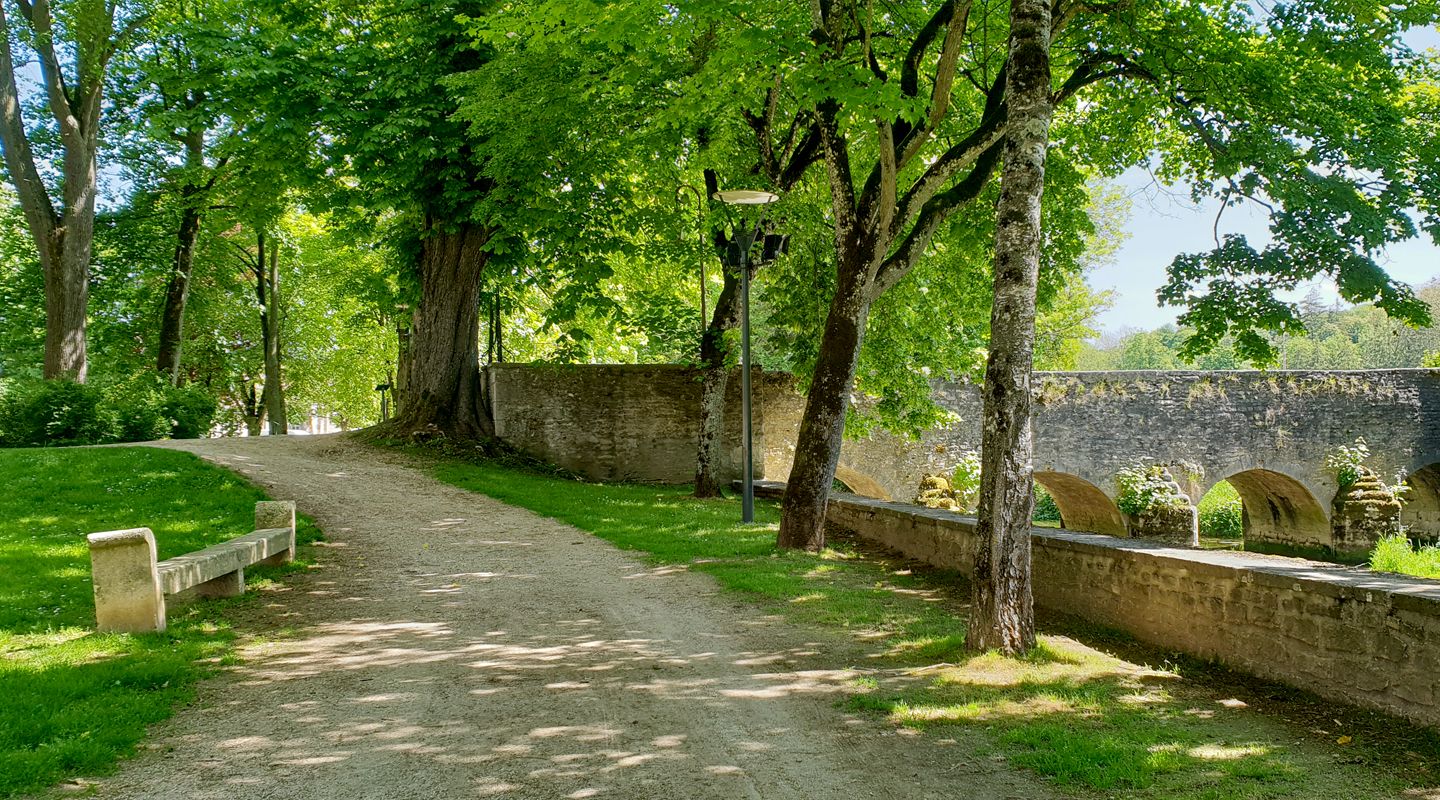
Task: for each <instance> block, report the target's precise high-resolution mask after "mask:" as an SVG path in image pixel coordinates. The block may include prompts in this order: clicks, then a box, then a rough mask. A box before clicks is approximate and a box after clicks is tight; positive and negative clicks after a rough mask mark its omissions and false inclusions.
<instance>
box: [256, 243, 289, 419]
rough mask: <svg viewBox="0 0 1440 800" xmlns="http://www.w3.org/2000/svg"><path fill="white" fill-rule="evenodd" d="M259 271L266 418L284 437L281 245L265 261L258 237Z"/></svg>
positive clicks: (272, 249) (271, 245) (263, 245)
mask: <svg viewBox="0 0 1440 800" xmlns="http://www.w3.org/2000/svg"><path fill="white" fill-rule="evenodd" d="M257 238H258V242H259V252H258V254H257V258H258V262H257V265H258V267H259V269H258V270H257V275H256V277H257V278H258V279H259V280H258V282H257V283H256V287H257V289H256V291H257V293H258V294H259V300H260V334H261V340H262V344H263V345H264V350H265V414H266V416H268V417H269V418H270V434H271V435H272V436H285V435H287V434H288V433H289V431H290V425H289V420H288V419H287V418H286V415H285V385H284V376H283V375H282V373H281V364H280V269H279V261H280V243H279V242H276V241H272V242H270V252H269V258H268V260H267V258H266V252H265V243H266V236H265V234H264V233H263V232H262V233H260V234H259V235H258V237H257Z"/></svg>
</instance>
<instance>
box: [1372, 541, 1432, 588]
mask: <svg viewBox="0 0 1440 800" xmlns="http://www.w3.org/2000/svg"><path fill="white" fill-rule="evenodd" d="M1370 569H1373V570H1375V571H1376V572H1398V573H1400V574H1402V575H1414V576H1416V577H1418V578H1440V546H1436V545H1429V546H1426V547H1415V546H1413V545H1412V544H1411V543H1410V540H1409V539H1408V538H1406V537H1405V534H1403V533H1397V534H1395V535H1393V536H1386V537H1385V538H1383V539H1381V540H1380V541H1379V542H1377V543H1376V544H1375V549H1374V550H1373V551H1372V552H1371V553H1370Z"/></svg>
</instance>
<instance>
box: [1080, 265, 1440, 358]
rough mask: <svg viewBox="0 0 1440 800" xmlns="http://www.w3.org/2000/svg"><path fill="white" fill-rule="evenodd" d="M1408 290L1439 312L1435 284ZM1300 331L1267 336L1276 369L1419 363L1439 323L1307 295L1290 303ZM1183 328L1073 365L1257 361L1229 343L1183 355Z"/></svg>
mask: <svg viewBox="0 0 1440 800" xmlns="http://www.w3.org/2000/svg"><path fill="white" fill-rule="evenodd" d="M1416 295H1417V296H1418V297H1419V298H1420V300H1422V301H1424V302H1425V303H1426V304H1427V305H1428V306H1429V308H1430V309H1431V312H1432V313H1433V314H1437V315H1440V282H1435V281H1431V282H1429V283H1426V284H1424V285H1422V286H1420V287H1419V288H1418V289H1417V291H1416ZM1298 309H1299V310H1298V313H1299V316H1300V319H1301V320H1302V321H1303V322H1304V324H1305V329H1304V331H1302V332H1298V333H1295V334H1291V335H1284V336H1271V337H1270V340H1269V341H1270V343H1271V345H1272V346H1273V347H1274V348H1275V350H1276V353H1277V360H1276V362H1275V363H1274V364H1273V366H1277V367H1280V368H1282V369H1326V370H1338V369H1384V368H1402V367H1422V366H1426V365H1427V353H1428V354H1430V355H1429V356H1428V358H1429V360H1430V363H1440V362H1436V361H1435V359H1436V358H1440V328H1435V327H1429V328H1413V327H1410V326H1409V325H1405V324H1403V323H1400V322H1397V321H1395V320H1393V319H1391V318H1389V317H1388V316H1386V314H1385V312H1383V311H1381V310H1380V309H1378V308H1374V307H1364V306H1357V307H1345V306H1339V305H1336V306H1327V305H1326V304H1325V303H1323V302H1322V301H1321V299H1320V297H1319V295H1318V294H1315V293H1312V294H1311V295H1310V296H1308V297H1307V298H1306V299H1305V300H1303V301H1301V302H1300V303H1299V305H1298ZM1193 334H1194V331H1193V330H1192V329H1189V328H1176V327H1175V326H1173V325H1166V326H1162V327H1160V328H1157V329H1155V330H1152V331H1137V332H1134V333H1129V334H1127V335H1125V336H1123V337H1121V338H1119V339H1118V340H1111V341H1109V342H1107V343H1105V344H1103V345H1101V346H1100V347H1098V348H1096V347H1093V346H1091V347H1087V348H1086V349H1085V350H1084V351H1083V352H1082V353H1081V355H1080V357H1079V359H1078V361H1077V364H1078V366H1079V368H1081V369H1087V370H1110V369H1202V370H1218V369H1246V368H1250V367H1253V366H1259V364H1258V363H1256V362H1252V361H1247V360H1243V359H1238V358H1236V355H1235V351H1234V348H1233V347H1232V346H1231V345H1232V341H1231V340H1230V339H1225V340H1224V341H1222V342H1221V344H1220V346H1219V347H1217V348H1215V349H1214V350H1212V351H1210V352H1208V353H1204V354H1200V355H1195V356H1193V357H1192V358H1190V359H1189V360H1187V354H1186V353H1185V352H1184V346H1185V342H1186V341H1187V340H1188V339H1189V338H1190V337H1191V336H1192V335H1193Z"/></svg>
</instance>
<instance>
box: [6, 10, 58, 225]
mask: <svg viewBox="0 0 1440 800" xmlns="http://www.w3.org/2000/svg"><path fill="white" fill-rule="evenodd" d="M22 2H23V0H22ZM0 146H3V147H0V149H3V150H4V154H5V167H6V169H7V170H8V171H9V173H10V180H11V181H12V182H14V184H15V191H16V193H17V194H18V195H19V198H20V207H21V209H22V210H24V212H25V220H26V222H28V223H29V227H30V234H31V236H33V237H34V238H35V239H36V245H37V246H39V247H42V248H43V247H48V244H49V243H48V242H47V241H43V240H46V239H49V237H50V235H51V234H52V233H53V232H54V230H55V226H56V225H58V224H59V219H58V218H57V217H56V215H55V206H54V205H53V204H52V203H51V202H50V193H49V191H48V190H47V189H46V188H45V184H44V183H43V182H42V181H41V180H40V171H39V170H38V169H36V168H35V154H34V152H33V151H31V149H30V140H29V139H28V138H26V136H25V119H24V116H23V115H22V112H21V110H20V93H19V90H18V89H17V88H16V86H15V60H14V55H13V54H12V53H11V52H10V23H9V21H8V20H7V19H6V17H5V4H4V2H3V0H0Z"/></svg>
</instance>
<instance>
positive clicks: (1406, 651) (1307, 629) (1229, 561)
mask: <svg viewBox="0 0 1440 800" xmlns="http://www.w3.org/2000/svg"><path fill="white" fill-rule="evenodd" d="M772 490H773V487H772ZM829 519H830V521H831V523H833V524H835V525H837V526H840V527H843V528H847V529H849V530H853V531H855V532H856V533H858V534H859V535H860V536H862V537H864V538H866V539H869V540H872V541H874V542H877V543H879V544H882V545H884V546H886V547H888V548H890V549H893V550H896V551H898V552H900V553H903V554H905V555H907V556H909V557H911V558H915V559H917V560H920V561H925V562H927V563H930V564H934V565H935V566H938V567H944V568H948V569H955V570H959V571H961V572H964V573H967V574H968V573H970V572H971V571H972V570H973V569H974V564H975V552H976V548H977V547H978V546H979V537H978V536H977V535H976V533H975V521H974V520H973V519H972V518H969V517H963V516H960V515H958V514H953V513H950V512H945V511H934V510H930V509H920V508H916V507H915V506H910V505H902V504H898V503H887V502H884V501H878V500H870V499H866V498H861V497H856V496H853V495H840V496H837V497H835V498H834V499H833V500H832V501H831V504H830V512H829ZM1033 541H1034V569H1035V602H1036V604H1037V605H1039V606H1041V607H1044V608H1049V609H1054V610H1057V611H1062V612H1065V613H1069V614H1076V615H1078V616H1081V617H1084V618H1085V619H1088V620H1092V621H1094V622H1098V623H1102V624H1105V625H1109V626H1111V627H1115V628H1119V629H1121V630H1125V631H1128V632H1130V633H1131V634H1134V635H1135V636H1136V637H1138V638H1140V639H1142V640H1144V641H1147V642H1150V643H1152V644H1155V645H1159V646H1161V647H1164V648H1167V649H1172V650H1175V651H1179V652H1184V653H1188V654H1190V655H1192V656H1197V657H1200V658H1204V659H1210V660H1214V661H1218V662H1221V663H1224V664H1226V665H1228V666H1230V667H1233V668H1235V669H1239V670H1242V671H1245V672H1249V673H1251V674H1253V675H1258V676H1260V677H1263V678H1268V679H1272V680H1277V681H1281V682H1284V683H1288V684H1291V685H1293V686H1298V687H1301V688H1304V689H1307V690H1309V691H1312V692H1315V693H1316V694H1318V695H1320V696H1322V697H1325V698H1328V699H1332V700H1337V701H1341V702H1347V703H1353V704H1356V705H1361V706H1368V707H1370V708H1375V709H1379V710H1382V711H1386V712H1389V713H1391V714H1395V715H1397V716H1400V717H1404V718H1406V719H1409V720H1411V721H1414V722H1417V723H1420V724H1424V725H1431V726H1440V583H1436V582H1433V581H1425V580H1420V579H1405V578H1404V577H1402V576H1390V575H1379V574H1375V573H1371V572H1369V571H1367V570H1362V569H1354V568H1343V567H1337V566H1335V565H1332V564H1323V563H1318V562H1313V561H1302V560H1299V559H1290V558H1275V557H1267V556H1259V555H1254V554H1249V553H1234V552H1220V551H1206V550H1190V549H1185V548H1178V547H1167V546H1165V545H1163V544H1158V543H1154V542H1147V541H1143V540H1137V539H1117V538H1114V537H1109V536H1099V535H1094V534H1083V533H1072V532H1070V531H1054V530H1043V529H1037V530H1036V531H1035V534H1034V540H1033Z"/></svg>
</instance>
